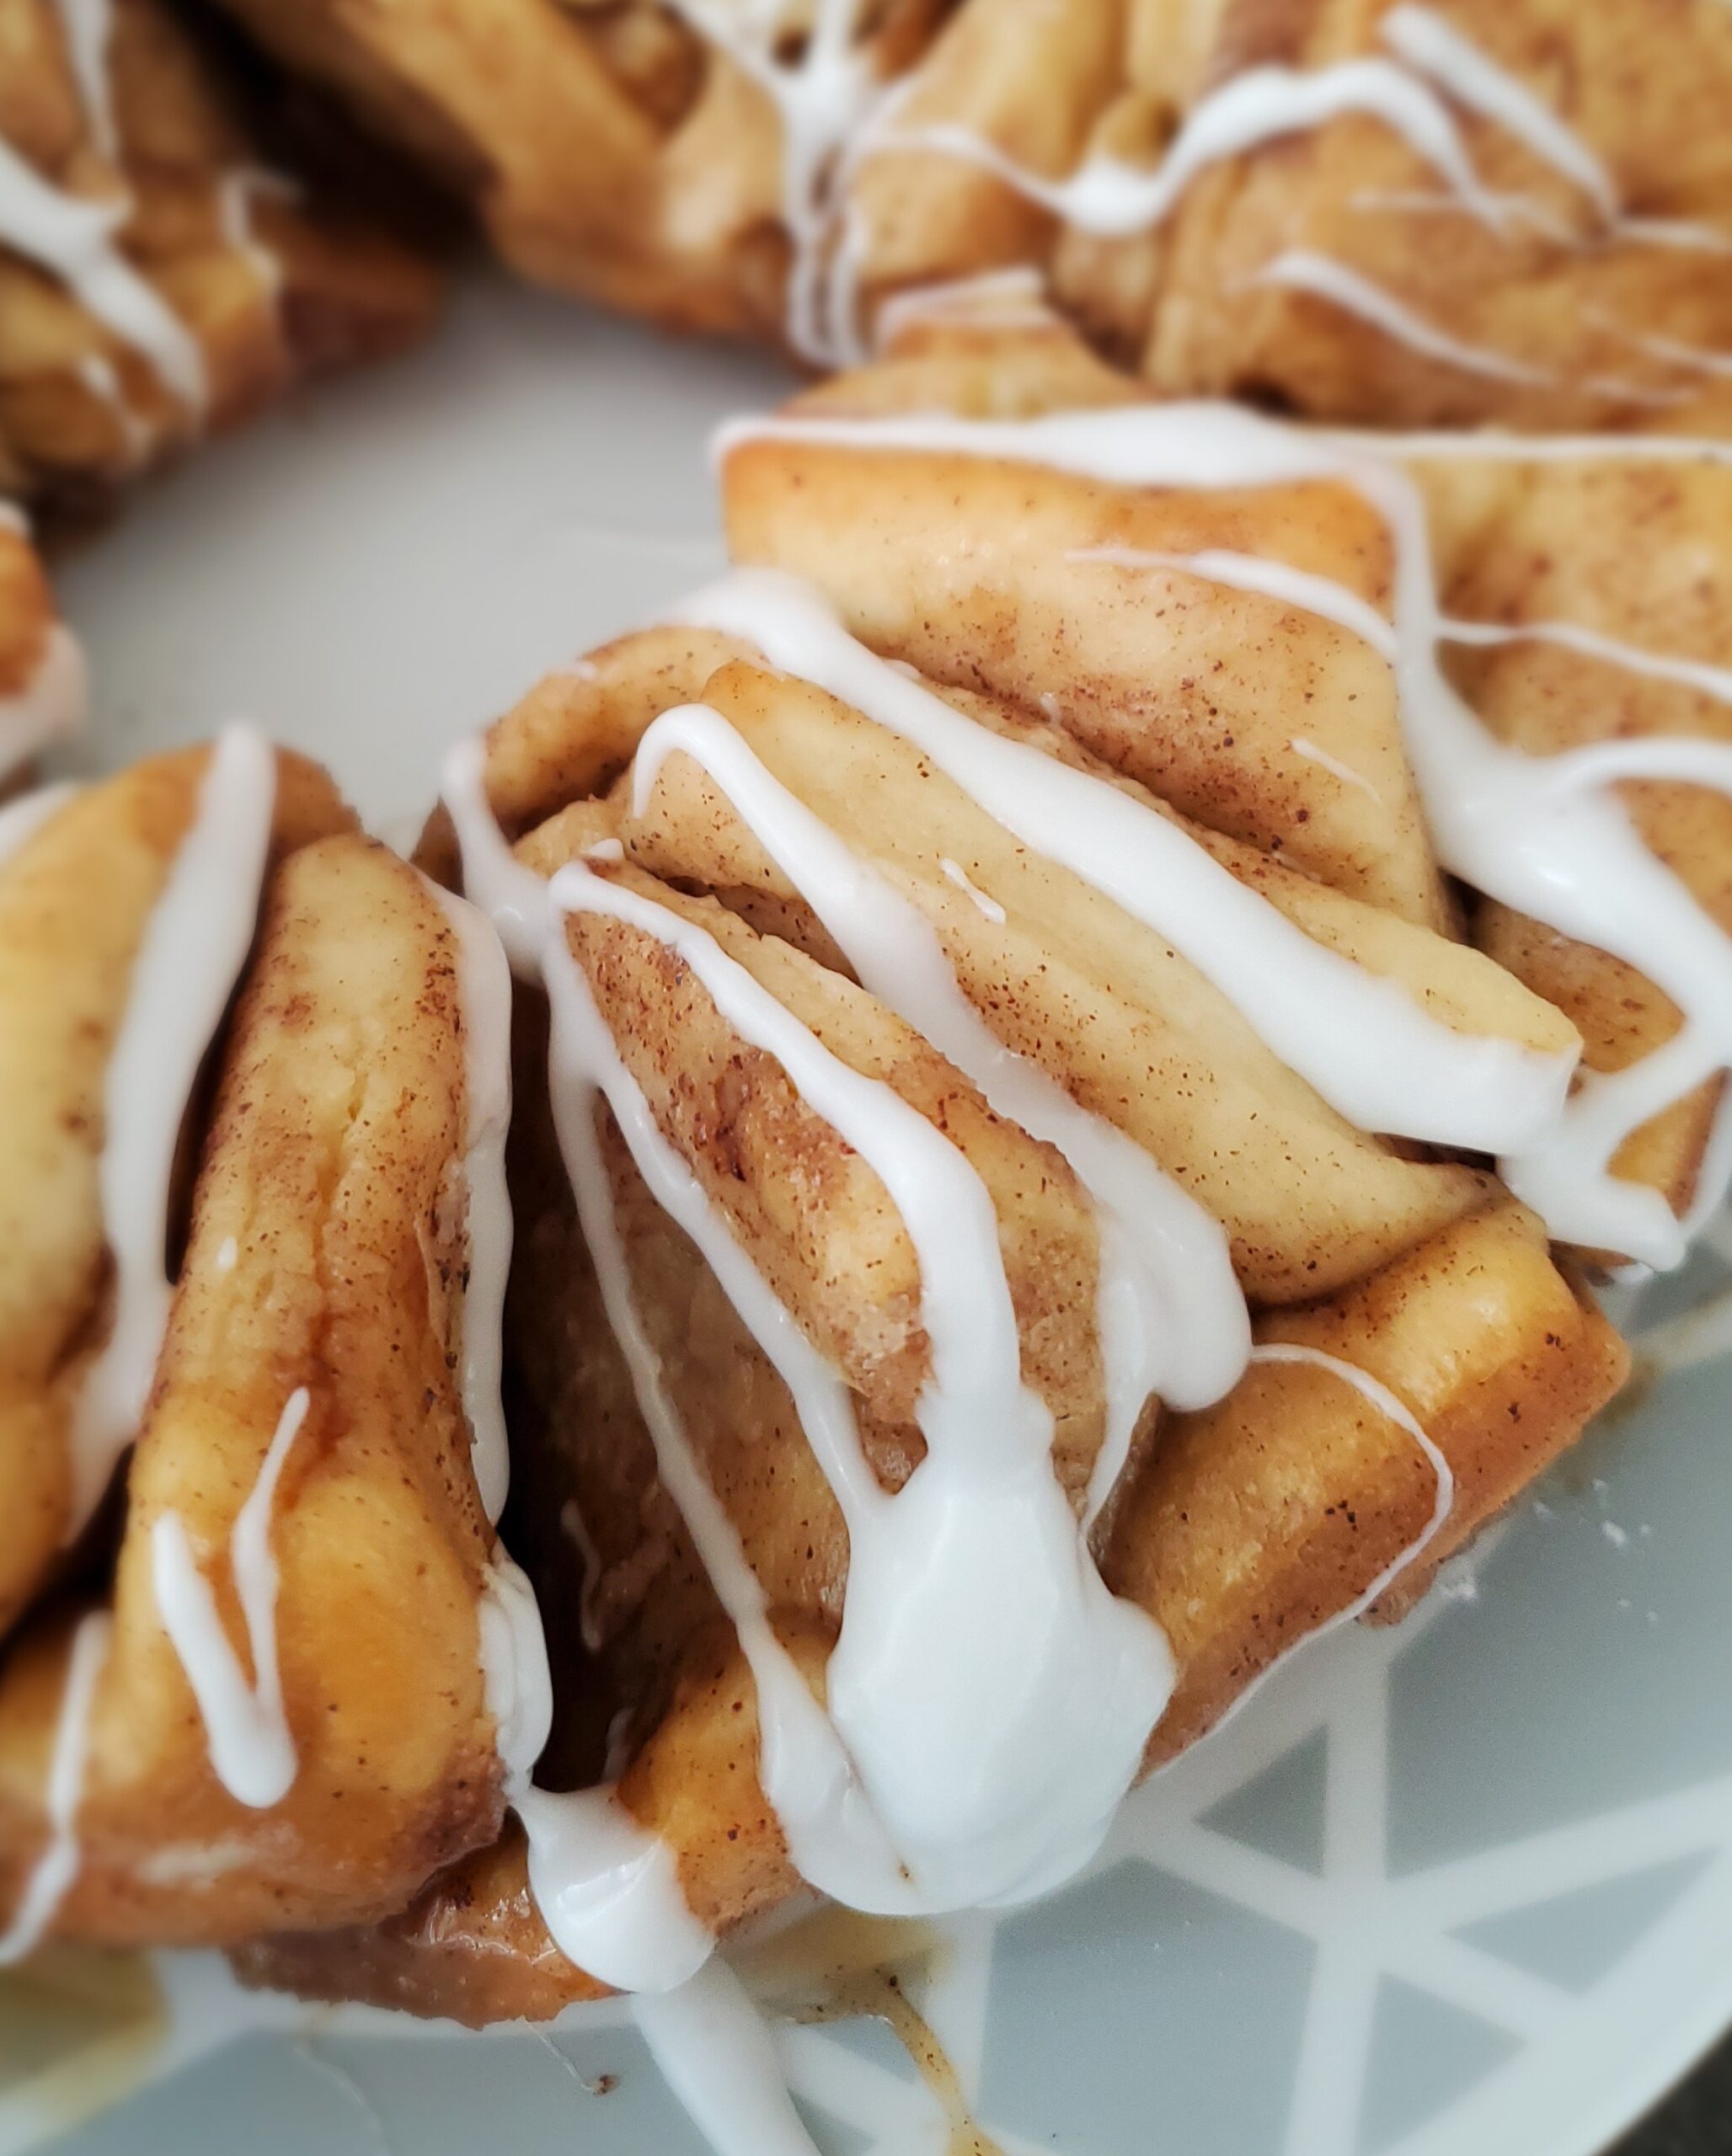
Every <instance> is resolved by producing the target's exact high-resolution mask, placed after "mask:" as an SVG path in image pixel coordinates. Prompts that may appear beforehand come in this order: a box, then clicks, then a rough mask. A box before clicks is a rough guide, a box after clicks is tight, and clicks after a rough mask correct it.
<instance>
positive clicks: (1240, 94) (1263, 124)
mask: <svg viewBox="0 0 1732 2156" xmlns="http://www.w3.org/2000/svg"><path fill="white" fill-rule="evenodd" d="M1346 113H1362V114H1367V115H1370V116H1371V117H1372V118H1374V119H1377V120H1382V122H1383V124H1384V125H1386V126H1387V127H1390V128H1392V129H1393V130H1394V131H1395V132H1396V133H1397V134H1398V135H1400V136H1403V139H1404V140H1405V141H1407V143H1408V145H1409V147H1410V148H1411V149H1412V151H1413V152H1414V156H1415V157H1419V159H1420V160H1421V161H1422V163H1425V164H1426V165H1428V166H1429V167H1430V168H1431V169H1432V170H1433V171H1434V172H1435V173H1437V174H1438V176H1439V177H1440V178H1441V179H1443V180H1444V181H1446V183H1447V184H1448V185H1449V186H1450V187H1451V189H1453V190H1454V192H1455V194H1456V195H1457V197H1458V198H1459V200H1461V201H1462V203H1464V204H1465V205H1469V206H1470V207H1471V208H1472V209H1473V211H1474V212H1475V213H1476V214H1477V215H1478V216H1479V217H1480V218H1481V219H1482V221H1483V222H1485V223H1486V224H1488V225H1491V226H1494V227H1497V226H1500V225H1501V224H1502V222H1503V211H1502V208H1501V206H1500V205H1499V200H1498V199H1497V197H1496V196H1495V195H1492V194H1490V193H1489V191H1488V190H1487V189H1486V188H1485V187H1484V186H1483V184H1482V183H1481V181H1480V179H1479V176H1478V173H1476V172H1475V170H1474V168H1473V159H1472V158H1471V157H1469V155H1468V153H1467V147H1466V145H1465V144H1464V143H1463V141H1462V136H1461V133H1460V131H1459V130H1458V129H1457V125H1456V123H1455V121H1454V120H1453V119H1452V118H1451V115H1450V113H1449V110H1448V108H1447V107H1446V105H1445V104H1444V103H1443V101H1442V100H1441V99H1440V98H1439V97H1438V96H1437V95H1436V94H1435V92H1434V91H1432V90H1431V89H1430V88H1428V87H1427V86H1426V85H1425V83H1421V82H1417V81H1415V80H1414V77H1413V76H1411V75H1410V74H1408V73H1406V72H1404V71H1403V69H1402V68H1400V67H1398V66H1397V65H1396V64H1395V63H1394V62H1393V61H1389V60H1383V59H1360V60H1344V61H1339V62H1338V63H1337V64H1336V65H1334V67H1319V68H1312V69H1301V68H1294V67H1285V66H1282V65H1279V64H1274V63H1272V64H1270V65H1268V66H1264V67H1248V68H1246V69H1244V70H1243V72H1241V73H1239V74H1237V75H1233V76H1230V77H1228V79H1227V81H1226V82H1225V83H1222V84H1221V87H1220V88H1218V89H1216V90H1212V91H1211V92H1210V93H1209V94H1208V95H1207V96H1206V97H1204V98H1202V99H1200V100H1199V101H1198V103H1197V104H1195V105H1194V106H1193V107H1192V108H1191V109H1190V111H1189V114H1187V115H1186V117H1185V120H1184V125H1182V126H1181V127H1180V129H1179V132H1178V134H1177V135H1175V136H1173V141H1172V142H1171V144H1170V145H1169V147H1168V150H1167V152H1166V155H1165V156H1164V157H1163V158H1162V160H1161V162H1160V163H1159V164H1158V165H1157V166H1155V167H1154V168H1152V170H1151V169H1147V168H1140V167H1138V166H1135V165H1131V164H1126V163H1125V162H1124V161H1123V160H1122V159H1120V158H1118V157H1107V156H1097V157H1091V158H1090V159H1089V160H1088V163H1085V164H1083V165H1082V166H1080V167H1079V168H1077V171H1076V172H1074V173H1072V174H1071V175H1070V176H1069V178H1068V179H1045V178H1043V177H1042V176H1041V175H1040V173H1034V172H1032V171H1030V170H1029V168H1028V167H1026V166H1024V165H1022V164H1019V163H1018V162H1017V161H1016V160H1015V159H1014V158H1013V157H1010V156H1008V154H1007V153H1006V152H1004V151H1002V150H1001V149H1000V148H999V147H997V144H996V143H993V142H990V141H986V138H985V137H984V136H979V135H976V134H975V133H973V132H972V131H970V130H969V129H967V128H963V127H956V126H950V125H939V126H932V127H922V128H911V129H906V130H904V131H900V132H899V133H897V134H896V135H895V136H894V137H893V138H891V146H893V147H897V148H903V147H907V148H913V149H922V150H936V151H938V152H943V153H944V154H946V155H948V156H950V157H959V158H961V159H964V160H965V162H967V163H971V164H977V165H979V166H981V168H983V169H985V170H986V171H987V172H990V173H992V174H993V175H994V177H995V178H997V179H1002V180H1003V181H1004V182H1005V183H1006V184H1007V185H1008V186H1011V187H1013V188H1014V189H1016V190H1017V192H1018V194H1020V195H1025V196H1026V197H1027V198H1028V199H1029V200H1030V201H1031V202H1036V203H1038V204H1040V206H1041V207H1042V208H1043V209H1045V210H1049V211H1051V212H1052V214H1053V215H1054V216H1057V217H1061V218H1063V219H1064V220H1065V221H1066V223H1068V224H1071V225H1074V226H1076V227H1078V228H1079V229H1080V230H1082V231H1083V232H1094V233H1098V234H1099V235H1101V236H1102V237H1109V238H1112V237H1120V238H1122V237H1126V236H1128V235H1129V234H1131V233H1132V232H1143V231H1147V229H1148V228H1149V227H1152V226H1153V225H1157V224H1159V223H1160V222H1161V221H1163V219H1165V218H1166V217H1167V216H1169V215H1170V214H1171V213H1172V211H1173V210H1174V209H1175V208H1176V207H1177V205H1178V203H1179V198H1180V197H1181V196H1182V195H1183V194H1184V191H1185V189H1186V188H1188V187H1189V185H1190V184H1191V182H1192V181H1193V180H1194V179H1195V178H1196V177H1197V175H1198V173H1200V172H1203V171H1204V170H1205V169H1206V168H1208V167H1209V166H1210V165H1211V164H1217V163H1221V161H1222V160H1223V159H1226V158H1228V157H1239V156H1242V155H1243V153H1244V152H1246V151H1248V150H1252V149H1255V148H1256V147H1259V145H1260V144H1262V143H1264V142H1271V141H1277V140H1279V139H1280V137H1281V136H1285V135H1294V134H1301V133H1303V132H1305V131H1307V130H1309V129H1311V128H1314V127H1319V126H1322V125H1325V124H1326V123H1327V122H1328V121H1329V120H1336V119H1339V118H1340V117H1341V116H1342V115H1344V114H1346Z"/></svg>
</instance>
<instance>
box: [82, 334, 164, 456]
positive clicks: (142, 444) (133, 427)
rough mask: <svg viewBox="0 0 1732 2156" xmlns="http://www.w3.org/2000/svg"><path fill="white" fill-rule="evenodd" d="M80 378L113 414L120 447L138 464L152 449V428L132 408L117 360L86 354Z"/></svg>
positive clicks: (99, 354)
mask: <svg viewBox="0 0 1732 2156" xmlns="http://www.w3.org/2000/svg"><path fill="white" fill-rule="evenodd" d="M76 371H77V374H78V379H79V381H80V382H83V385H84V387H85V388H86V389H88V391H89V392H90V394H91V395H92V396H93V397H94V398H96V399H97V400H98V401H99V403H103V404H105V405H107V407H108V408H109V410H110V412H111V413H113V414H114V418H115V425H116V426H117V427H119V429H120V446H121V447H122V448H123V449H124V450H125V451H126V456H127V457H128V459H129V460H130V462H132V463H133V464H136V463H137V462H139V460H140V459H141V458H142V456H143V455H144V452H145V451H146V450H147V449H148V448H149V446H150V428H149V426H148V425H147V424H146V422H145V421H144V420H143V419H140V417H139V416H138V414H137V413H136V412H135V411H134V410H133V408H132V406H131V403H129V402H128V399H127V396H126V384H125V383H124V382H122V381H121V379H120V371H119V370H118V369H117V368H116V367H115V364H114V361H113V360H110V359H109V358H108V357H107V356H106V355H104V353H101V352H86V353H85V355H84V356H83V358H82V359H81V360H79V361H78V367H77V369H76Z"/></svg>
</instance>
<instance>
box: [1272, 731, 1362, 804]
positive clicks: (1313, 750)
mask: <svg viewBox="0 0 1732 2156" xmlns="http://www.w3.org/2000/svg"><path fill="white" fill-rule="evenodd" d="M1287 746H1288V747H1289V748H1290V749H1291V750H1292V752H1293V754H1294V755H1296V756H1302V757H1303V758H1304V759H1305V760H1306V762H1307V764H1316V765H1318V766H1320V767H1321V768H1322V769H1323V770H1324V771H1328V773H1329V774H1330V775H1331V776H1333V777H1335V778H1338V779H1339V780H1340V782H1341V783H1342V784H1343V785H1344V786H1352V787H1358V789H1359V791H1360V792H1361V793H1367V794H1369V795H1370V796H1371V799H1372V800H1373V801H1375V802H1376V803H1377V806H1378V807H1379V808H1380V809H1382V808H1384V807H1386V806H1387V803H1385V801H1384V799H1383V797H1382V794H1381V793H1379V792H1378V791H1377V787H1374V786H1373V785H1372V784H1371V781H1370V780H1369V779H1368V778H1367V777H1366V775H1365V773H1364V772H1363V771H1355V769H1354V768H1353V766H1352V765H1351V764H1347V763H1343V761H1342V760H1341V759H1340V757H1339V756H1332V755H1330V754H1329V752H1328V750H1327V749H1320V748H1318V745H1317V744H1316V742H1315V741H1307V739H1306V738H1305V736H1304V735H1303V734H1294V735H1293V736H1292V738H1291V739H1290V740H1289V742H1288V743H1287Z"/></svg>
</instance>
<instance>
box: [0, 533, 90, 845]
mask: <svg viewBox="0 0 1732 2156" xmlns="http://www.w3.org/2000/svg"><path fill="white" fill-rule="evenodd" d="M83 712H84V664H83V658H82V656H81V654H80V653H79V650H78V645H77V643H75V642H74V641H73V638H72V632H71V631H70V630H68V629H67V627H65V626H64V625H63V624H62V623H61V622H60V621H59V620H58V619H57V618H56V613H55V606H54V594H53V592H52V591H51V590H50V589H49V584H48V579H47V576H46V574H45V572H44V570H43V568H42V564H41V563H40V560H39V559H38V558H37V555H36V552H35V548H34V547H32V545H31V544H30V539H29V531H27V529H26V527H25V525H24V519H23V517H22V516H21V515H19V513H18V512H17V511H16V510H8V509H6V508H5V506H4V505H3V504H0V803H4V802H5V800H6V799H7V798H8V794H9V793H11V792H13V791H14V790H15V789H16V788H17V787H18V786H19V783H20V782H21V779H22V776H23V775H24V773H25V772H26V771H27V770H28V769H29V766H31V765H32V764H33V763H34V762H35V758H36V755H37V754H38V752H39V751H40V750H43V749H45V748H46V747H47V746H48V744H50V743H51V742H52V741H55V740H56V739H60V738H61V736H62V735H64V734H69V733H71V732H72V731H73V730H74V729H75V728H77V727H78V725H79V724H80V723H81V722H82V720H83ZM0 814H4V811H3V809H0ZM3 829H4V826H3V825H0V830H3ZM3 843H4V841H3V839H0V844H3Z"/></svg>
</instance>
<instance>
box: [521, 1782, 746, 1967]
mask: <svg viewBox="0 0 1732 2156" xmlns="http://www.w3.org/2000/svg"><path fill="white" fill-rule="evenodd" d="M513 1802H514V1803H515V1805H516V1811H517V1816H518V1817H519V1818H520V1819H521V1821H522V1822H523V1830H524V1832H525V1833H526V1834H527V1836H528V1838H529V1887H530V1892H532V1894H533V1895H534V1897H535V1905H536V1907H537V1909H539V1910H540V1912H541V1916H542V1921H543V1924H546V1926H547V1928H548V1932H549V1933H550V1934H551V1935H552V1937H553V1943H554V1945H556V1946H557V1947H558V1948H559V1951H560V1952H561V1953H562V1954H563V1955H564V1956H565V1958H566V1959H567V1961H573V1962H575V1964H576V1965H577V1967H579V1968H580V1969H586V1970H588V1971H589V1972H590V1974H591V1976H595V1977H601V1979H602V1981H603V1982H604V1983H610V1984H612V1986H613V1987H614V1988H615V1989H616V1990H618V1991H630V1992H639V1993H665V1992H669V1991H672V1990H675V1989H676V1988H678V1987H679V1986H680V1985H682V1984H683V1983H687V1981H688V1980H689V1979H690V1978H691V1977H692V1976H693V1975H695V1974H696V1972H698V1970H699V1969H700V1968H702V1967H703V1965H704V1963H705V1962H706V1961H708V1960H709V1958H710V1956H711V1953H712V1951H713V1950H714V1945H715V1942H714V1940H713V1939H712V1938H711V1937H710V1935H709V1934H708V1931H706V1930H705V1929H704V1928H703V1925H702V1924H700V1923H699V1922H698V1919H697V1918H696V1917H694V1916H693V1915H692V1912H691V1910H690V1909H689V1908H687V1906H686V1900H685V1897H684V1895H683V1894H682V1892H681V1889H680V1877H679V1866H678V1865H677V1863H676V1860H675V1857H674V1853H673V1850H672V1849H671V1847H670V1846H669V1845H668V1844H667V1843H666V1842H664V1841H661V1840H660V1839H659V1838H657V1837H656V1836H655V1835H654V1834H650V1833H645V1832H644V1829H643V1828H641V1827H640V1826H639V1824H638V1822H636V1820H634V1819H633V1817H632V1815H631V1813H630V1812H628V1811H627V1810H626V1808H625V1806H623V1804H622V1803H621V1802H620V1801H619V1800H618V1798H617V1796H615V1795H614V1793H613V1791H612V1790H610V1789H607V1788H601V1789H589V1790H571V1791H569V1792H566V1793H564V1794H561V1795H554V1794H553V1793H551V1792H550V1791H548V1790H538V1789H527V1788H526V1789H520V1790H518V1791H517V1793H516V1796H515V1797H514V1799H513Z"/></svg>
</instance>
